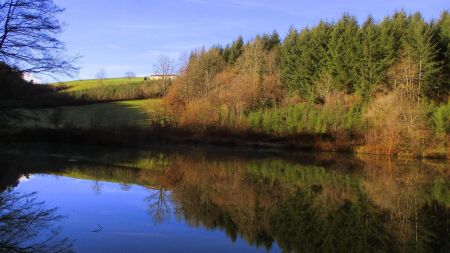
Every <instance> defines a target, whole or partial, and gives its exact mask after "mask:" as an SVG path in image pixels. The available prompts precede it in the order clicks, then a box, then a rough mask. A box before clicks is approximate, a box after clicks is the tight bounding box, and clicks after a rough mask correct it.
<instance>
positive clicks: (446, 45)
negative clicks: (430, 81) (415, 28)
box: [436, 11, 450, 96]
mask: <svg viewBox="0 0 450 253" xmlns="http://www.w3.org/2000/svg"><path fill="white" fill-rule="evenodd" d="M437 36H438V38H437V43H438V46H439V49H440V50H439V52H438V59H439V61H440V62H441V63H442V65H441V66H442V69H441V73H440V78H439V79H440V80H439V82H440V84H441V85H440V89H439V90H436V92H437V94H436V95H437V96H439V95H440V94H442V93H443V94H442V95H444V96H445V95H446V93H448V92H449V90H450V13H449V12H448V11H444V12H442V14H441V17H440V18H439V21H438V23H437Z"/></svg>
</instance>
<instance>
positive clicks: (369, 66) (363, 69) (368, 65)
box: [355, 16, 392, 99]
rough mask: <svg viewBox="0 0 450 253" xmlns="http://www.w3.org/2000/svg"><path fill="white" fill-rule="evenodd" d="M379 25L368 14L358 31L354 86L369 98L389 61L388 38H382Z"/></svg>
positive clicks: (381, 79)
mask: <svg viewBox="0 0 450 253" xmlns="http://www.w3.org/2000/svg"><path fill="white" fill-rule="evenodd" d="M381 35H382V31H381V27H380V26H379V25H377V24H375V22H374V20H373V18H372V17H371V16H369V17H368V18H367V20H366V21H365V22H364V24H363V25H362V27H361V29H360V32H359V39H360V43H361V58H360V62H359V64H358V74H359V81H358V83H357V84H356V86H355V89H356V91H357V92H359V93H360V94H362V95H363V97H365V98H366V99H368V98H370V96H371V94H372V92H373V91H374V89H375V86H376V85H379V84H381V83H382V82H383V81H384V79H385V72H386V69H387V67H388V66H389V65H390V63H391V60H390V58H391V55H390V54H391V53H392V52H389V51H391V49H389V48H385V47H386V46H385V45H387V44H386V43H390V40H387V41H383V40H382V36H381Z"/></svg>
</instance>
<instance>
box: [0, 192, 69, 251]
mask: <svg viewBox="0 0 450 253" xmlns="http://www.w3.org/2000/svg"><path fill="white" fill-rule="evenodd" d="M36 195H37V193H30V194H22V193H19V192H16V191H13V190H5V191H3V192H2V193H0V252H30V253H31V252H33V253H34V252H42V253H44V252H72V249H71V248H72V243H71V242H70V241H69V239H67V238H61V237H60V236H59V234H60V231H61V228H60V227H58V226H56V225H54V224H55V223H56V222H58V221H60V220H61V219H63V217H62V216H60V215H57V209H56V208H47V207H46V206H45V203H44V202H38V201H37V199H36Z"/></svg>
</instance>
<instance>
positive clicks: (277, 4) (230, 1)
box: [183, 0, 300, 16]
mask: <svg viewBox="0 0 450 253" xmlns="http://www.w3.org/2000/svg"><path fill="white" fill-rule="evenodd" d="M183 1H184V2H187V3H193V4H199V5H215V6H220V7H227V8H240V9H249V8H259V9H266V10H270V11H277V12H281V13H284V14H287V15H291V16H299V15H300V13H299V12H296V11H295V8H294V9H293V8H292V6H284V7H283V2H282V1H265V2H263V1H249V0H221V1H208V0H183Z"/></svg>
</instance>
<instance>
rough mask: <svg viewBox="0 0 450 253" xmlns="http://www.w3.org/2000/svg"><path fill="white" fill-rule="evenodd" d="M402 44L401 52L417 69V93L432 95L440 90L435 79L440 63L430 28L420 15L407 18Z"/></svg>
mask: <svg viewBox="0 0 450 253" xmlns="http://www.w3.org/2000/svg"><path fill="white" fill-rule="evenodd" d="M402 43H403V44H402V49H403V51H402V52H404V53H405V55H406V56H408V57H410V58H412V59H413V60H414V62H415V64H416V65H417V66H418V68H419V69H418V73H419V74H418V76H417V77H416V79H417V85H418V89H419V91H420V92H421V94H424V95H432V94H433V93H434V92H435V91H437V90H439V89H440V83H439V82H438V78H437V77H438V74H439V71H440V63H439V62H438V61H437V49H436V46H435V44H434V43H433V29H432V26H430V25H429V24H427V23H426V22H425V21H424V20H423V18H422V16H421V15H420V13H416V14H414V15H411V16H409V17H408V22H407V26H406V31H405V34H404V36H403V40H402Z"/></svg>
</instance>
